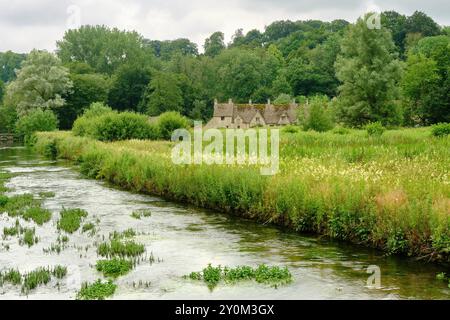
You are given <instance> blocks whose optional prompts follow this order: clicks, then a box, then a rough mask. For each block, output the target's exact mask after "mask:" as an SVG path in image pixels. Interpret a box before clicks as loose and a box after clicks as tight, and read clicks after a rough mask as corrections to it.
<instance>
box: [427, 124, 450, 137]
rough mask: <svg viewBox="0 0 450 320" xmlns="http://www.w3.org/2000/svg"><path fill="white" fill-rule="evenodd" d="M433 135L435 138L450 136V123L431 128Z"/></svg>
mask: <svg viewBox="0 0 450 320" xmlns="http://www.w3.org/2000/svg"><path fill="white" fill-rule="evenodd" d="M431 134H432V135H433V136H435V137H445V136H448V135H449V134H450V123H438V124H435V125H434V126H432V127H431Z"/></svg>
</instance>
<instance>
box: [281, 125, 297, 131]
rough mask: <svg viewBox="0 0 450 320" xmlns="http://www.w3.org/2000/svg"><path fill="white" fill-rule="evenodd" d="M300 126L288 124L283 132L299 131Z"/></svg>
mask: <svg viewBox="0 0 450 320" xmlns="http://www.w3.org/2000/svg"><path fill="white" fill-rule="evenodd" d="M298 129H299V128H298V127H297V126H293V125H287V126H285V127H284V128H283V132H286V133H297V132H298Z"/></svg>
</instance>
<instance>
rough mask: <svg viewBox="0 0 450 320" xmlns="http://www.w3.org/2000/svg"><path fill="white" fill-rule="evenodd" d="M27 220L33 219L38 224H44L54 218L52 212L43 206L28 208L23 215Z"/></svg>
mask: <svg viewBox="0 0 450 320" xmlns="http://www.w3.org/2000/svg"><path fill="white" fill-rule="evenodd" d="M22 217H23V218H24V219H25V220H27V221H28V220H30V219H31V220H33V221H34V222H35V223H36V224H38V225H40V226H41V225H43V224H44V223H46V222H48V221H50V219H51V218H52V213H51V212H50V210H47V209H44V208H41V207H31V208H28V209H27V210H26V211H25V212H24V213H23V215H22Z"/></svg>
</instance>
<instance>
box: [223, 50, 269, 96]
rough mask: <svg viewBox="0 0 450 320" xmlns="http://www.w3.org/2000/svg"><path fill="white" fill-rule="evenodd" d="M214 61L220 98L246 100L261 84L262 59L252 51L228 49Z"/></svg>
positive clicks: (263, 70)
mask: <svg viewBox="0 0 450 320" xmlns="http://www.w3.org/2000/svg"><path fill="white" fill-rule="evenodd" d="M216 62H217V63H218V65H219V68H218V70H217V74H218V76H219V79H218V80H219V86H220V89H219V91H220V94H219V97H220V98H221V99H228V98H233V99H235V100H236V101H238V102H247V101H248V100H249V99H250V97H251V96H252V95H253V93H254V92H255V91H256V90H257V89H258V88H259V87H260V86H261V85H262V84H263V73H264V72H266V70H265V68H264V67H263V61H262V59H261V58H260V57H259V56H258V55H256V54H255V52H253V51H250V50H244V49H240V48H233V49H229V50H226V51H224V52H223V53H222V54H221V55H220V56H219V57H217V59H216ZM268 73H270V72H268Z"/></svg>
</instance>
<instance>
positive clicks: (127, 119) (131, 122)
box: [93, 112, 159, 141]
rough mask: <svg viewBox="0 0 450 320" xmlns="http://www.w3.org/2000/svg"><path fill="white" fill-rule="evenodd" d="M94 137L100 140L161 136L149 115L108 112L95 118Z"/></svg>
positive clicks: (153, 138)
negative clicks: (150, 120) (150, 121)
mask: <svg viewBox="0 0 450 320" xmlns="http://www.w3.org/2000/svg"><path fill="white" fill-rule="evenodd" d="M93 136H94V138H96V139H98V140H100V141H116V140H128V139H150V140H155V139H157V138H158V137H159V130H158V127H157V126H156V125H154V124H151V123H149V119H148V117H147V116H144V115H140V114H137V113H133V112H122V113H108V114H106V115H103V116H100V117H98V118H95V133H94V135H93Z"/></svg>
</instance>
